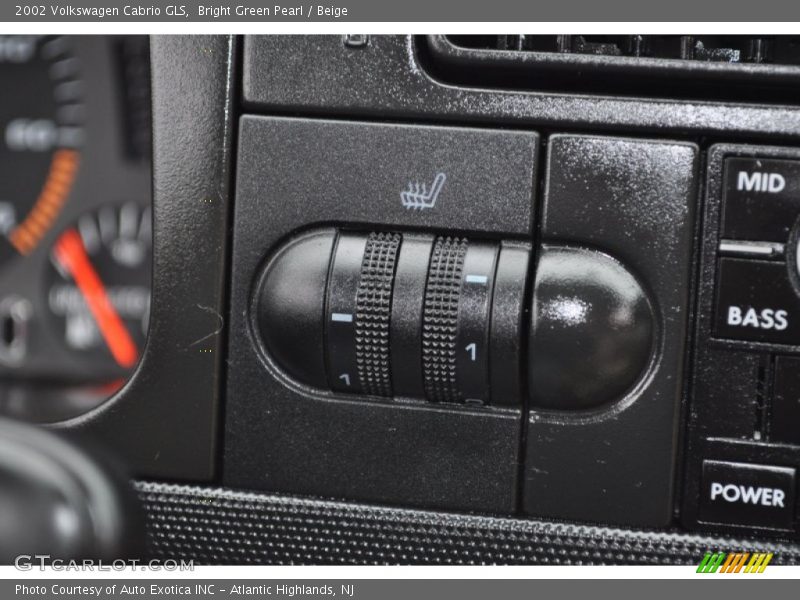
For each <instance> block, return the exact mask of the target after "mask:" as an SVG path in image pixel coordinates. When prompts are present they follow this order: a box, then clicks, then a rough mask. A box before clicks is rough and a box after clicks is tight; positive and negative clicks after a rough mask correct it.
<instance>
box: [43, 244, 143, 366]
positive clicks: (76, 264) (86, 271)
mask: <svg viewBox="0 0 800 600" xmlns="http://www.w3.org/2000/svg"><path fill="white" fill-rule="evenodd" d="M55 256H56V260H57V261H58V262H59V263H60V264H61V266H62V267H64V269H66V271H67V272H68V273H69V274H70V275H72V278H73V279H74V280H75V284H76V285H77V286H78V289H79V290H80V292H81V294H82V295H83V298H84V300H86V304H87V305H88V306H89V311H90V312H91V313H92V316H93V317H94V320H95V321H96V322H97V326H98V327H99V328H100V333H101V334H102V335H103V339H104V340H105V341H106V344H107V345H108V349H109V350H111V354H112V355H113V356H114V360H116V361H117V364H119V366H120V367H123V368H126V369H128V368H130V367H132V366H133V365H135V364H136V361H137V360H138V359H139V350H138V349H137V348H136V343H135V342H134V341H133V338H131V334H130V333H128V330H127V329H126V328H125V325H124V324H123V322H122V319H121V318H120V316H119V313H117V311H116V309H115V308H114V305H113V304H111V301H110V300H109V299H108V294H107V293H106V288H105V286H103V282H102V281H101V280H100V276H99V275H98V274H97V271H96V270H95V268H94V266H93V265H92V262H91V261H90V260H89V256H88V255H87V254H86V248H84V246H83V240H82V239H81V236H80V234H79V233H78V232H77V231H76V230H75V229H68V230H67V231H65V232H64V233H63V234H61V237H59V238H58V241H57V242H56V247H55Z"/></svg>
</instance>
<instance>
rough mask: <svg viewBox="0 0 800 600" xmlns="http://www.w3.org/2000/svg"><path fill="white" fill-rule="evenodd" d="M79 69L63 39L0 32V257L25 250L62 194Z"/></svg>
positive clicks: (75, 139) (75, 135)
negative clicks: (0, 92) (0, 33)
mask: <svg viewBox="0 0 800 600" xmlns="http://www.w3.org/2000/svg"><path fill="white" fill-rule="evenodd" d="M79 73H80V65H79V64H78V59H77V58H75V57H74V56H73V55H72V52H71V48H70V41H69V38H67V37H61V36H58V37H40V36H0V81H2V82H3V93H2V95H0V133H1V134H2V138H0V263H2V262H4V261H6V260H8V259H9V258H11V257H13V256H15V255H19V254H21V255H27V254H30V253H31V252H32V251H33V250H34V249H35V248H36V247H37V246H38V245H39V242H41V240H42V238H43V237H44V235H45V233H47V231H48V229H49V228H50V227H51V226H52V225H53V223H54V222H55V220H56V217H57V216H58V214H59V213H60V211H61V207H62V205H63V204H64V202H66V200H67V198H68V196H69V192H70V189H71V187H72V183H73V181H74V179H75V175H76V171H77V168H78V163H79V159H80V154H79V148H80V146H81V144H82V142H83V135H84V132H83V127H82V119H83V103H82V100H81V98H82V91H83V90H82V82H81V79H80V77H79ZM11 92H13V93H11Z"/></svg>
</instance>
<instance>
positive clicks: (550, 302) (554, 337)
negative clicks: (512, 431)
mask: <svg viewBox="0 0 800 600" xmlns="http://www.w3.org/2000/svg"><path fill="white" fill-rule="evenodd" d="M654 322H655V321H654V316H653V309H652V306H651V303H650V301H649V300H648V298H647V295H646V293H645V291H644V289H642V286H641V285H640V284H639V282H638V281H637V280H636V278H635V277H634V276H633V275H632V274H631V273H630V272H629V271H628V270H627V269H626V268H625V267H624V266H623V265H622V264H620V263H619V262H618V261H617V260H615V259H614V258H612V257H610V256H608V255H607V254H603V253H601V252H597V251H594V250H586V249H581V248H568V247H559V246H547V245H546V246H543V248H542V251H541V254H540V256H539V261H538V264H537V268H536V278H535V283H534V291H533V309H532V316H531V332H530V339H529V351H528V358H529V361H528V362H529V365H528V377H529V389H530V396H531V402H532V404H533V405H534V406H540V407H546V408H554V409H585V408H593V407H597V406H601V405H607V404H609V403H612V402H614V401H617V400H620V399H622V398H623V397H624V396H625V394H626V392H627V391H629V390H630V389H631V388H632V387H633V386H634V385H635V384H636V382H637V381H638V380H639V379H640V378H641V377H642V375H643V374H644V372H645V370H646V369H647V366H648V364H649V363H650V360H651V356H652V354H653V352H654V338H655V325H654Z"/></svg>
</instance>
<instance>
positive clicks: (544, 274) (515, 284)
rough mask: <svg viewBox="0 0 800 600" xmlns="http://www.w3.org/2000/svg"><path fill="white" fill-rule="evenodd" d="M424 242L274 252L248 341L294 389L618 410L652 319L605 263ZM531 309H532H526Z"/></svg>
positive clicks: (518, 248) (471, 243) (421, 237)
mask: <svg viewBox="0 0 800 600" xmlns="http://www.w3.org/2000/svg"><path fill="white" fill-rule="evenodd" d="M530 254H531V251H530V245H529V244H526V243H524V242H509V241H503V242H492V241H484V240H477V239H472V238H466V237H457V236H432V235H427V234H420V233H392V232H373V233H369V234H364V233H360V232H346V231H336V230H333V229H330V230H320V231H313V232H309V233H307V234H305V235H302V236H300V237H298V238H296V239H294V240H291V241H289V242H288V243H287V244H285V245H284V246H283V247H281V248H280V249H278V251H277V252H276V253H275V254H274V256H273V258H272V260H271V261H269V263H268V264H267V266H266V269H265V270H264V272H263V274H262V276H261V280H260V281H259V283H258V285H257V292H256V297H255V300H254V303H255V306H254V308H255V310H254V311H253V314H254V316H255V323H254V325H255V329H256V330H257V335H256V338H257V339H260V340H261V341H262V342H263V344H264V347H265V350H266V352H265V356H266V359H267V360H268V361H270V362H272V363H273V365H274V366H276V367H277V370H278V371H279V372H281V373H285V374H287V375H288V376H289V377H290V378H291V379H293V380H295V381H296V382H298V383H300V384H303V385H306V386H309V387H312V388H322V389H327V390H330V391H333V392H335V393H342V394H357V395H362V396H365V397H373V398H376V397H383V398H390V397H395V398H410V399H425V400H427V401H429V402H433V403H448V404H473V405H494V406H509V407H514V406H520V405H521V404H522V403H523V399H524V398H525V396H526V394H528V395H529V400H530V403H531V405H532V406H534V407H540V408H546V409H556V410H558V409H569V410H581V409H590V408H594V407H597V406H602V405H609V404H611V403H613V402H615V401H616V400H619V399H621V398H623V397H624V396H625V395H626V394H627V393H628V392H629V391H630V390H631V389H633V388H634V386H635V385H636V383H637V382H638V381H639V380H640V379H641V377H642V376H643V375H644V373H645V372H646V370H647V368H648V365H649V364H651V363H652V358H653V353H654V352H655V349H656V347H657V344H656V341H655V340H656V334H655V327H654V322H655V317H654V313H653V308H652V304H651V302H650V301H649V299H648V297H647V294H646V293H645V291H644V288H643V287H642V286H641V285H640V284H639V282H638V281H637V280H636V278H635V277H634V276H633V275H631V274H630V273H629V272H628V271H627V269H626V268H625V267H624V266H623V265H622V264H621V263H619V262H618V261H616V260H615V259H613V258H612V257H610V256H608V255H605V254H602V253H600V252H597V251H591V250H586V249H581V248H572V247H565V246H553V245H545V246H543V247H542V249H541V251H540V254H539V257H538V264H537V267H536V277H535V281H534V282H533V285H532V288H533V290H532V298H530V299H528V298H526V288H527V287H528V279H529V273H530V271H531V270H532V269H531V266H530V262H531V261H530ZM528 307H530V309H528Z"/></svg>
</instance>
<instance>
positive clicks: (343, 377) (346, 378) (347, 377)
mask: <svg viewBox="0 0 800 600" xmlns="http://www.w3.org/2000/svg"><path fill="white" fill-rule="evenodd" d="M339 379H341V380H343V381H344V384H345V385H346V386H347V387H350V375H348V374H347V373H342V374H341V375H339Z"/></svg>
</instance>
